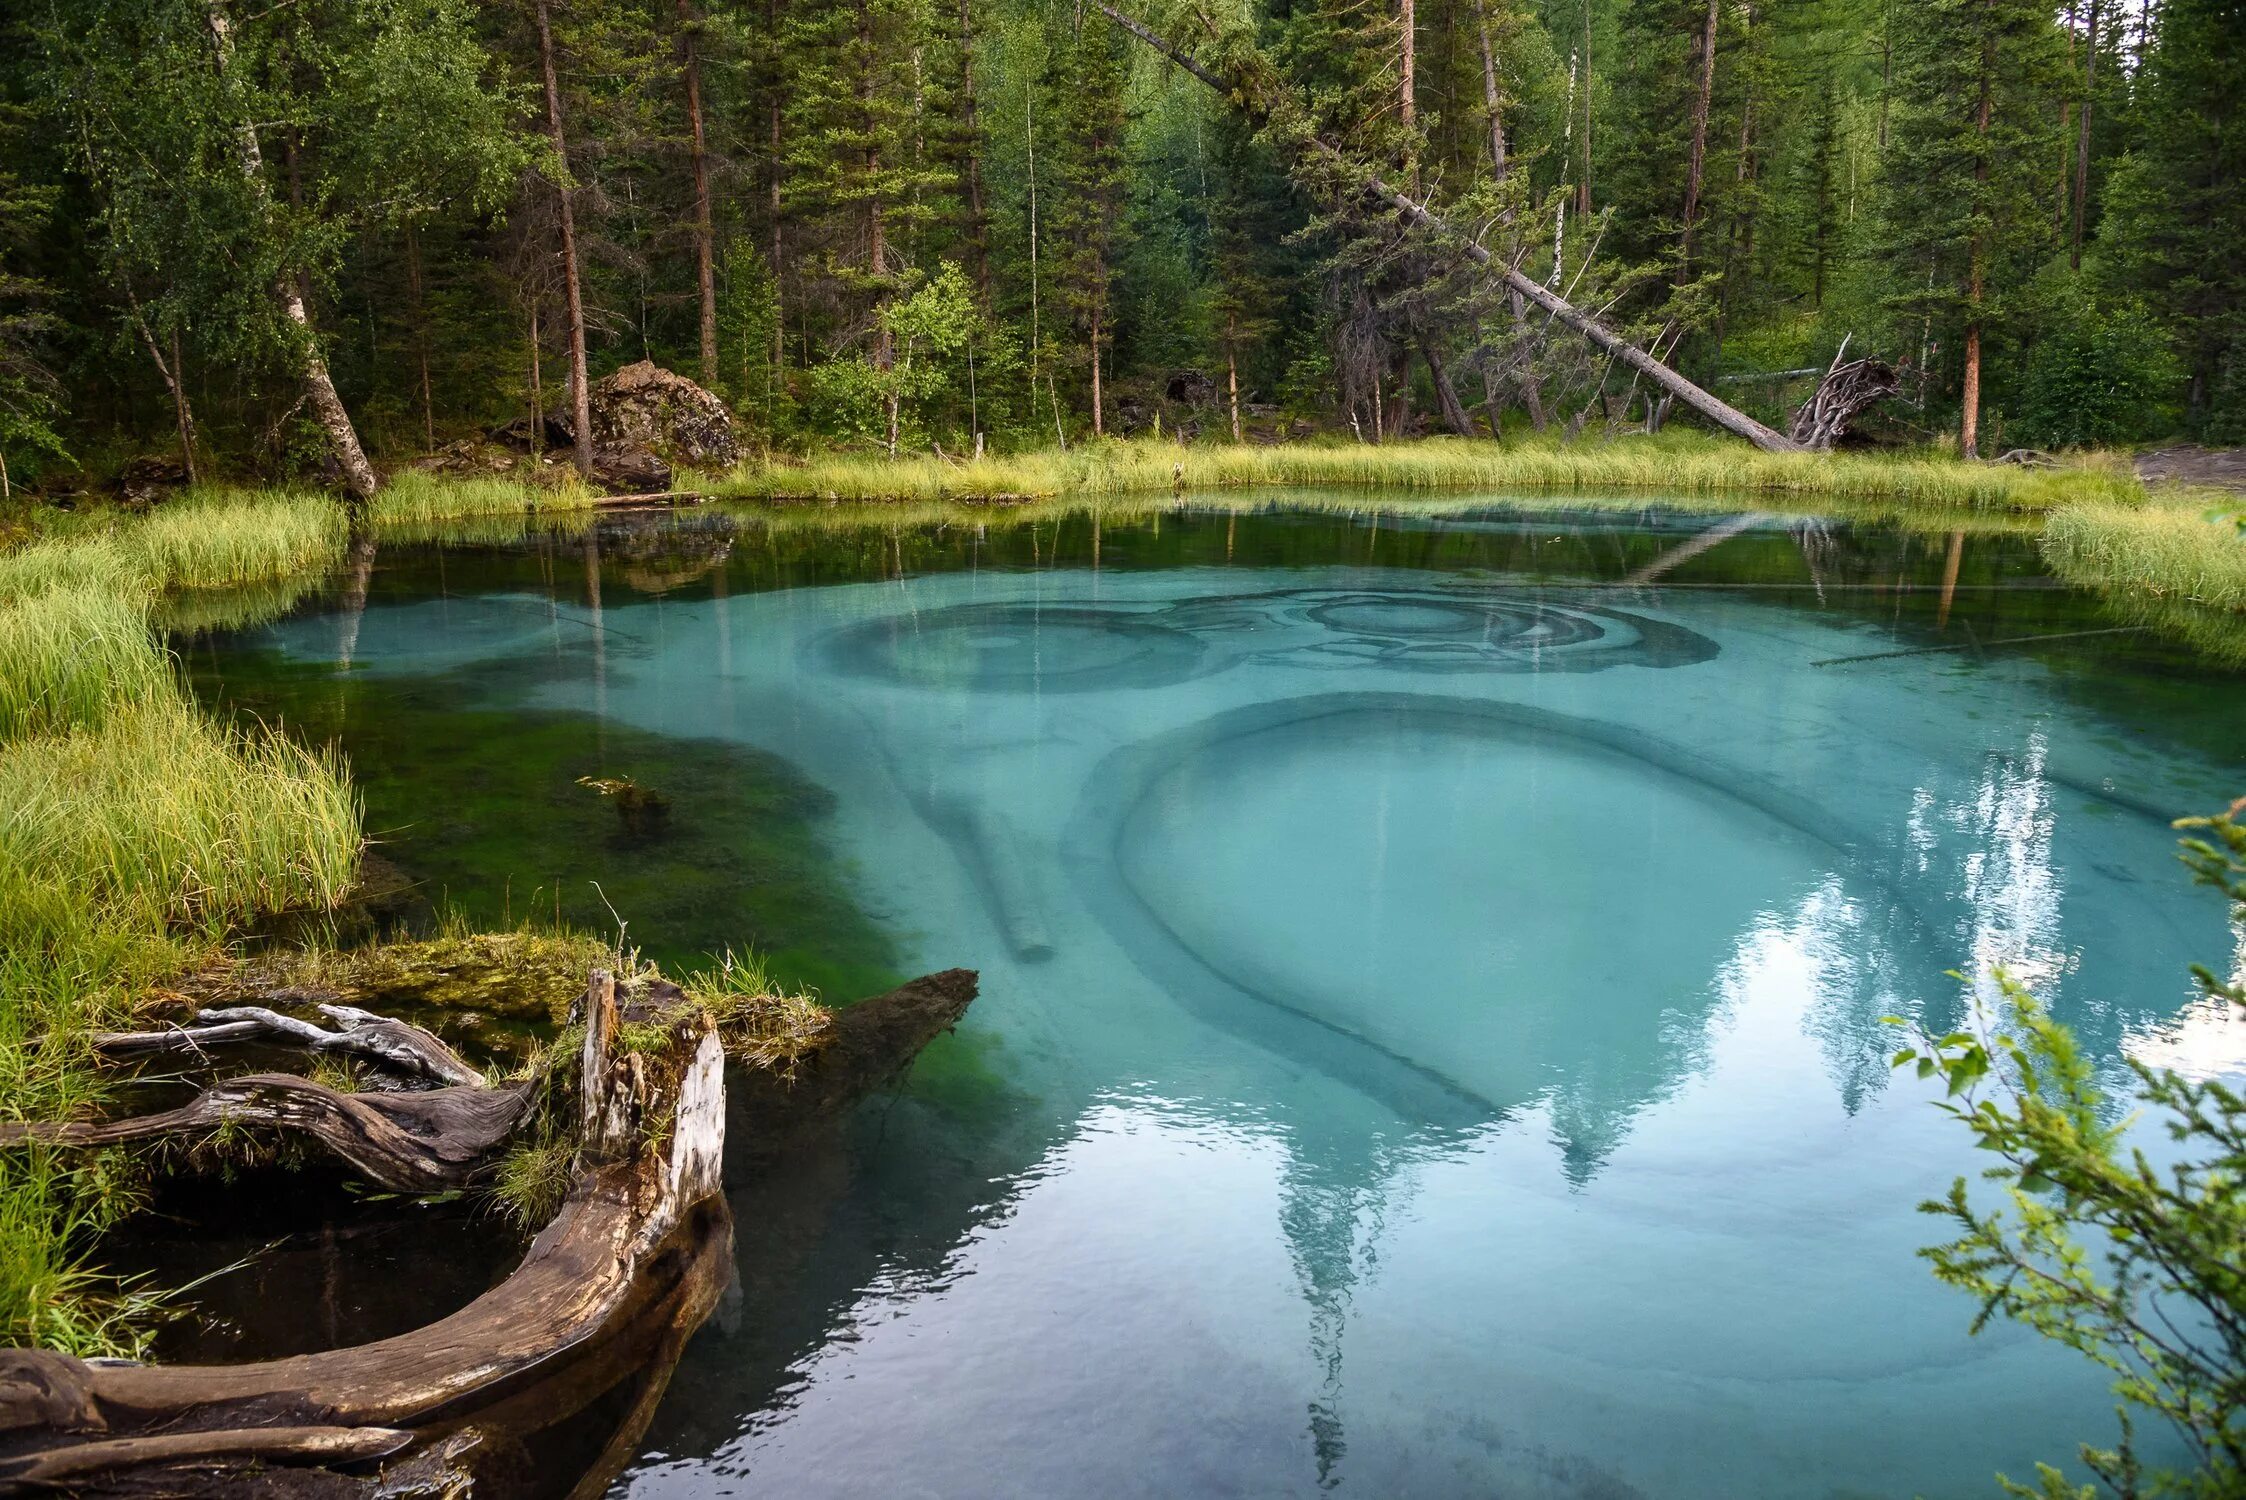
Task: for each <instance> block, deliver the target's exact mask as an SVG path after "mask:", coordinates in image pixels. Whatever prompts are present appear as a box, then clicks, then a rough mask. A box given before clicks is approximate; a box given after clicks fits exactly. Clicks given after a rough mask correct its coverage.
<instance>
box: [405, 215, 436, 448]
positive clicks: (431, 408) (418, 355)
mask: <svg viewBox="0 0 2246 1500" xmlns="http://www.w3.org/2000/svg"><path fill="white" fill-rule="evenodd" d="M406 287H407V290H408V291H410V292H411V293H412V295H413V359H414V364H415V365H416V366H417V367H418V368H419V370H420V373H421V451H422V452H424V453H434V452H435V451H436V448H437V402H436V396H435V393H434V392H433V390H432V389H431V386H430V383H429V306H428V303H427V301H426V300H425V299H424V298H423V297H422V294H421V236H420V235H418V234H416V233H415V232H414V228H413V220H411V219H408V220H406Z"/></svg>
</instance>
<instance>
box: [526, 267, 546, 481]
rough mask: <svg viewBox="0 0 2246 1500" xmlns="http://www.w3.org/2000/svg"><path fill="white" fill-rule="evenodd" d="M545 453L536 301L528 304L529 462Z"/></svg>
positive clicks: (543, 378) (544, 392) (544, 410)
mask: <svg viewBox="0 0 2246 1500" xmlns="http://www.w3.org/2000/svg"><path fill="white" fill-rule="evenodd" d="M545 451H546V380H545V375H544V371H543V367H542V364H541V361H540V359H539V352H538V301H537V299H536V298H535V297H533V298H532V299H531V303H530V460H531V462H532V463H536V462H537V461H538V460H539V458H540V457H541V456H542V455H543V454H544V453H545Z"/></svg>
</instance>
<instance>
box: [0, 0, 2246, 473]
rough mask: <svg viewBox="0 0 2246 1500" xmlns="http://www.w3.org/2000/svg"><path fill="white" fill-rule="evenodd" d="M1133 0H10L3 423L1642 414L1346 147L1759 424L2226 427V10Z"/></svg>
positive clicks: (137, 435)
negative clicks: (1844, 398)
mask: <svg viewBox="0 0 2246 1500" xmlns="http://www.w3.org/2000/svg"><path fill="white" fill-rule="evenodd" d="M1128 10H1129V13H1128V14H1127V15H1125V14H1123V13H1122V12H1121V11H1117V10H1114V9H1112V8H1111V7H1108V6H1104V5H1101V4H1097V3H1091V0H1081V3H1071V4H1040V3H1035V0H956V3H955V0H850V3H836V4H826V3H820V4H813V3H809V0H745V3H736V0H507V3H501V4H487V5H478V4H470V3H466V0H299V3H293V4H281V5H267V6H254V7H253V6H247V5H241V4H233V3H228V0H115V3H104V4H99V5H94V4H85V3H76V0H27V3H25V4H23V5H21V6H15V7H11V8H10V19H9V20H8V21H7V22H6V23H5V31H4V32H0V49H4V50H0V456H4V458H5V460H6V462H7V464H8V467H9V469H10V470H11V471H12V474H13V483H14V484H16V485H18V486H21V485H24V484H25V483H26V482H31V483H33V484H36V483H37V482H39V481H40V479H41V477H42V476H48V477H50V478H55V477H59V476H68V475H71V474H75V473H81V472H86V473H99V472H102V471H103V470H105V469H113V468H114V467H115V466H116V465H117V464H118V463H120V462H122V461H123V460H124V459H126V458H128V457H130V456H132V455H135V454H142V453H165V454H181V455H183V456H184V457H185V458H186V461H187V466H188V467H189V468H190V469H194V468H197V467H200V469H201V470H202V471H203V472H204V473H205V474H208V473H211V472H213V471H215V472H218V473H221V474H235V475H243V476H258V477H265V478H275V479H312V478H317V477H322V476H324V477H325V478H326V479H328V480H330V481H332V482H338V483H340V484H341V485H343V486H344V487H346V488H349V489H351V490H356V491H359V492H362V493H365V492H369V491H370V490H371V487H372V485H373V483H374V478H373V468H372V466H373V465H392V464H397V463H402V462H405V461H409V460H411V459H412V458H414V457H416V456H417V455H420V454H422V453H425V452H427V451H430V450H433V449H436V448H438V447H439V446H441V445H443V444H445V443H446V442H448V441H451V440H453V439H455V438H457V437H460V436H463V435H470V434H475V433H479V432H482V431H485V430H488V429H490V428H493V427H495V426H497V425H499V424H503V423H506V422H508V421H510V420H514V419H518V418H523V417H526V416H527V415H528V414H529V413H531V412H532V411H534V410H541V411H552V412H560V413H561V414H562V415H563V417H564V419H565V424H564V425H565V427H566V418H567V415H568V407H569V404H570V403H571V401H572V400H573V399H575V395H574V394H573V393H581V392H582V391H583V390H584V388H585V384H586V381H587V380H588V379H592V380H597V379H599V378H600V377H601V376H602V375H603V374H605V373H607V372H608V371H611V370H614V369H616V368H618V367H620V366H622V365H625V364H627V363H631V362H634V361H638V360H642V359H649V360H653V361H655V362H656V363H658V364H660V365H663V366H666V367H669V368H671V369H674V370H677V371H679V372H681V373H683V374H687V375H689V376H691V377H693V378H694V379H696V380H698V381H699V382H701V383H702V384H704V385H706V386H708V387H710V388H712V389H714V390H716V391H718V392H719V393H721V394H722V395H723V396H724V397H725V398H726V399H727V400H728V401H729V402H730V403H731V404H732V406H733V407H734V410H735V413H736V416H737V420H738V421H739V422H740V423H741V424H742V425H743V427H744V429H745V431H746V432H747V434H748V435H749V437H750V440H751V442H752V444H753V445H755V446H757V447H760V448H763V449H766V450H776V451H805V450H815V449H820V448H831V447H836V446H844V447H859V448H864V449H868V450H872V451H884V450H885V451H889V452H899V451H913V452H920V453H927V452H929V451H931V449H934V450H938V451H943V452H950V453H958V452H962V451H966V450H968V449H971V448H973V447H975V446H977V445H978V444H982V443H986V442H987V443H988V444H990V445H991V446H993V447H994V448H999V449H1008V448H1012V449H1019V448H1024V447H1029V446H1047V447H1049V446H1053V445H1055V444H1064V445H1065V444H1068V443H1072V442H1078V441H1081V440H1083V439H1086V438H1092V437H1097V436H1100V435H1113V434H1119V433H1120V434H1135V433H1144V432H1147V431H1148V430H1149V429H1150V425H1151V424H1152V422H1153V421H1154V420H1156V418H1157V416H1158V414H1159V412H1160V411H1161V410H1162V403H1163V399H1164V398H1165V397H1168V398H1170V399H1171V400H1173V401H1174V400H1177V399H1179V398H1192V399H1193V400H1194V401H1195V402H1196V403H1197V404H1198V406H1199V407H1200V408H1201V409H1202V410H1204V411H1205V412H1207V413H1209V414H1210V419H1209V420H1208V421H1207V422H1206V423H1205V424H1203V423H1196V424H1195V425H1196V428H1197V429H1200V428H1203V427H1205V428H1206V430H1200V431H1196V432H1189V433H1188V434H1187V435H1188V436H1194V435H1199V436H1205V437H1208V438H1211V439H1217V438H1223V437H1228V436H1240V435H1243V434H1248V433H1249V430H1250V429H1253V430H1254V431H1256V432H1261V433H1264V434H1272V433H1280V432H1286V431H1294V432H1298V433H1300V432H1305V431H1313V430H1315V431H1324V432H1329V433H1338V434H1343V435H1350V436H1354V437H1356V438H1359V439H1362V440H1363V441H1366V442H1379V441H1383V440H1386V439H1388V438H1391V437H1393V436H1396V435H1399V434H1417V433H1422V432H1443V431H1455V432H1459V433H1480V434H1484V435H1487V434H1489V433H1490V432H1491V430H1492V428H1493V426H1494V427H1495V428H1497V429H1498V430H1499V431H1500V432H1501V433H1502V432H1505V431H1511V430H1515V429H1520V430H1528V429H1530V428H1535V429H1549V430H1554V431H1557V432H1561V433H1563V434H1569V433H1572V432H1574V431H1577V430H1580V428H1581V427H1582V425H1583V424H1584V423H1585V422H1586V421H1588V420H1594V419H1595V420H1598V421H1602V422H1605V421H1610V420H1614V419H1616V418H1617V417H1620V416H1626V415H1628V414H1630V413H1632V412H1633V411H1636V412H1639V413H1641V414H1642V416H1643V417H1644V418H1646V419H1650V422H1651V423H1652V424H1654V425H1658V423H1659V422H1660V421H1661V420H1662V418H1663V417H1665V416H1666V415H1668V411H1667V407H1666V404H1665V403H1656V402H1655V401H1653V400H1652V399H1651V398H1652V397H1654V396H1655V394H1656V392H1655V391H1654V389H1653V387H1652V386H1651V385H1650V384H1649V383H1647V382H1646V381H1645V380H1643V379H1642V378H1640V374H1639V372H1636V371H1633V370H1631V369H1629V368H1627V367H1626V366H1625V365H1623V364H1621V363H1618V362H1617V361H1616V360H1615V359H1614V358H1613V357H1612V355H1611V351H1610V352H1608V353H1602V352H1601V351H1600V349H1598V348H1597V347H1594V346H1593V345H1592V344H1590V343H1587V342H1585V341H1583V340H1581V339H1579V338H1576V337H1575V336H1574V335H1572V334H1571V333H1570V332H1569V331H1568V330H1567V329H1566V328H1564V327H1560V326H1557V325H1556V324H1555V323H1554V322H1553V320H1552V319H1551V318H1550V317H1549V316H1548V315H1547V314H1546V313H1545V312H1544V311H1542V310H1541V309H1540V308H1539V307H1538V306H1536V305H1535V304H1534V303H1532V302H1528V301H1526V300H1524V298H1523V296H1522V295H1521V292H1520V291H1519V289H1518V288H1514V287H1508V286H1507V285H1506V284H1505V283H1504V282H1502V281H1500V280H1499V279H1498V278H1496V277H1494V276H1492V275H1491V274H1490V273H1489V272H1488V270H1486V269H1485V268H1482V267H1478V266H1476V265H1473V264H1471V263H1469V262H1468V261H1466V260H1464V259H1462V258H1461V257H1460V256H1458V255H1457V254H1456V253H1454V252H1455V248H1456V246H1455V243H1453V244H1452V245H1450V246H1448V247H1446V246H1445V245H1444V244H1442V243H1438V242H1437V241H1435V240H1433V239H1431V238H1430V237H1429V236H1427V235H1425V234H1422V233H1419V232H1417V231H1415V230H1414V229H1413V228H1412V227H1411V225H1410V224H1409V223H1407V222H1406V216H1404V215H1401V214H1399V213H1398V212H1397V211H1395V209H1394V208H1393V206H1392V205H1390V204H1389V203H1386V202H1384V201H1381V200H1379V199H1377V198H1375V197H1373V196H1370V195H1368V194H1366V193H1364V192H1362V191H1352V190H1351V189H1350V186H1349V184H1347V183H1344V182H1341V181H1339V180H1338V176H1337V173H1336V171H1335V170H1334V169H1333V165H1332V164H1333V163H1334V162H1336V161H1346V162H1348V163H1351V164H1353V165H1354V167H1355V168H1357V169H1360V170H1363V171H1371V172H1377V173H1379V174H1381V175H1382V180H1383V181H1384V182H1386V183H1387V184H1388V185H1389V186H1390V187H1392V188H1394V189H1396V190H1397V191H1399V192H1402V193H1405V194H1407V195H1409V196H1411V197H1412V198H1413V199H1414V200H1415V201H1419V202H1423V203H1425V204H1426V205H1427V206H1428V207H1429V208H1430V209H1432V210H1433V211H1434V212H1435V213H1437V214H1439V215H1440V216H1441V217H1442V218H1443V219H1444V220H1446V221H1447V223H1448V224H1449V225H1450V226H1452V229H1453V231H1454V235H1453V239H1454V241H1455V239H1456V238H1457V237H1459V236H1464V237H1468V238H1471V240H1472V241H1474V242H1475V243H1477V244H1479V245H1480V246H1482V247H1483V248H1484V249H1486V250H1488V251H1489V252H1490V253H1491V254H1492V255H1493V256H1494V257H1496V258H1497V259H1498V260H1499V261H1501V262H1503V263H1509V264H1510V265H1512V266H1513V267H1515V268H1517V270H1518V271H1519V272H1520V273H1521V275H1522V276H1524V277H1526V278H1527V279H1529V280H1530V281H1533V282H1535V283H1537V284H1538V285H1541V286H1543V287H1546V288H1549V289H1550V290H1552V291H1554V292H1557V293H1559V294H1561V295H1563V296H1565V297H1566V298H1567V299H1568V300H1570V301H1571V302H1572V303H1573V304H1574V305H1575V306H1577V307H1579V308H1581V309H1583V310H1584V311H1585V312H1587V313H1590V314H1592V315H1594V316H1596V317H1598V318H1600V319H1601V320H1603V322H1604V324H1605V325H1606V326H1608V327H1610V328H1612V329H1614V330H1615V331H1616V332H1617V333H1618V334H1620V335H1622V336H1623V337H1624V338H1625V339H1626V340H1627V341H1628V342H1629V343H1631V344H1633V345H1635V346H1636V347H1638V348H1641V349H1644V350H1646V351H1648V352H1650V353H1651V354H1652V355H1654V356H1655V357H1657V358H1658V359H1660V360H1661V361H1662V362H1664V363H1665V364H1667V365H1668V366H1670V367H1672V368H1674V369H1675V370H1677V371H1679V372H1681V373H1683V374H1685V375H1686V376H1688V377H1689V378H1691V379H1692V380H1694V381H1697V382H1699V383H1700V384H1702V385H1704V386H1706V387H1708V388H1709V389H1711V390H1713V391H1717V392H1720V393H1722V394H1723V395H1724V397H1725V399H1726V400H1728V401H1730V402H1732V403H1733V404H1736V405H1738V406H1740V407H1742V408H1744V409H1746V410H1748V411H1751V412H1756V413H1758V414H1760V415H1762V416H1763V417H1764V418H1765V419H1766V420H1780V421H1781V422H1782V417H1783V412H1784V410H1785V408H1786V406H1787V404H1788V403H1789V402H1790V401H1794V400H1798V399H1799V398H1800V396H1801V394H1802V392H1803V386H1802V383H1801V382H1802V378H1803V377H1802V375H1801V374H1800V373H1799V372H1805V371H1806V372H1810V373H1811V374H1814V373H1816V372H1818V371H1820V370H1822V369H1823V368H1825V367H1826V366H1828V365H1829V364H1830V363H1832V362H1833V361H1834V359H1835V357H1836V355H1838V354H1840V353H1842V352H1843V350H1844V348H1845V349H1846V350H1847V351H1850V352H1853V353H1855V354H1859V355H1860V354H1864V353H1873V354H1877V355H1878V356H1880V357H1881V358H1883V359H1885V360H1887V361H1889V362H1891V363H1893V364H1895V365H1896V366H1897V367H1898V368H1899V369H1900V370H1901V371H1902V384H1903V390H1902V397H1901V399H1900V400H1898V401H1891V402H1889V403H1888V404H1887V406H1886V407H1885V409H1884V411H1883V413H1882V415H1881V417H1880V419H1879V421H1878V423H1877V424H1876V425H1877V427H1878V428H1879V430H1880V432H1881V434H1882V435H1884V436H1886V437H1888V438H1890V439H1892V440H1898V441H1921V442H1923V441H1945V442H1952V443H1955V444H1957V445H1958V446H1959V447H1960V448H1961V449H1962V451H1963V452H1964V453H1966V454H1967V455H1969V456H1970V455H1975V454H1978V455H1981V456H1993V455H1994V454H1995V453H1996V452H1998V451H2001V450H2003V449H2008V448H2012V447H2019V446H2026V447H2038V448H2057V447H2062V446H2075V445H2108V444H2120V443H2127V442H2131V441H2138V440H2144V439H2150V438H2155V437H2161V436H2166V435H2171V434H2178V433H2182V434H2187V435H2190V436H2193V437H2197V438H2200V439H2202V440H2205V441H2208V442H2210V443H2225V442H2232V443H2235V442H2238V441H2240V440H2241V439H2246V261H2242V260H2241V252H2240V246H2241V244H2242V243H2246V206H2242V205H2246V194H2242V193H2241V192H2239V191H2238V187H2237V180H2238V177H2239V168H2240V165H2241V160H2242V158H2246V121H2241V119H2240V117H2239V110H2238V102H2239V100H2240V99H2241V98H2246V48H2241V47H2240V46H2239V41H2240V36H2241V32H2242V31H2246V11H2242V10H2241V8H2240V7H2239V5H2238V4H2236V3H2235V0H2068V3H2067V4H2065V5H2064V6H2056V5H2054V4H2052V3H2051V0H2043V3H2031V0H1910V3H1905V0H1783V3H1777V0H1706V3H1702V0H1580V3H1579V0H1379V3H1367V0H1258V3H1254V4H1244V5H1232V6H1221V7H1208V6H1202V5H1179V4H1174V3H1163V4H1148V5H1142V6H1138V7H1135V8H1128ZM1119 16H1121V19H1120V20H1119V19H1118V17H1119ZM1128 22H1137V23H1138V26H1139V32H1140V33H1141V34H1134V32H1133V31H1132V30H1131V29H1127V23H1128ZM1149 42H1152V43H1156V44H1158V45H1166V46H1167V47H1168V48H1169V50H1170V51H1171V52H1172V53H1173V54H1174V55H1177V56H1183V57H1184V58H1185V59H1187V60H1188V62H1190V63H1192V64H1193V66H1194V67H1196V68H1198V69H1199V70H1200V71H1201V72H1203V73H1206V74H1208V75H1209V79H1210V80H1213V81H1215V82H1217V83H1219V84H1220V85H1222V86H1225V87H1226V88H1227V89H1228V91H1229V93H1230V97H1229V98H1228V97H1224V96H1222V95H1220V93H1219V92H1218V91H1217V90H1214V89H1211V88H1209V87H1205V86H1204V79H1203V78H1201V77H1197V76H1195V72H1194V71H1192V70H1190V69H1189V68H1188V67H1187V66H1183V65H1181V64H1180V63H1179V62H1178V61H1175V60H1173V57H1172V56H1165V55H1163V53H1162V52H1161V51H1159V50H1158V49H1157V45H1148V43H1149ZM1244 79H1252V80H1253V81H1254V82H1253V86H1252V87H1248V86H1244V85H1242V84H1241V82H1240V81H1241V80H1244ZM1250 95H1252V96H1253V97H1249V96H1250ZM1242 106H1246V107H1242ZM1313 143H1315V144H1313ZM1329 146H1330V147H1332V148H1336V149H1337V151H1338V153H1339V154H1338V155H1337V156H1329V155H1327V154H1324V151H1325V148H1326V147H1329ZM1789 372H1793V373H1789ZM1789 382H1792V383H1791V384H1789ZM1633 403H1635V405H1633ZM1679 415H1680V416H1682V415H1684V414H1683V413H1681V412H1680V413H1679ZM1228 426H1229V427H1230V428H1231V429H1232V430H1231V432H1229V433H1228V432H1226V431H1225V430H1224V429H1225V428H1226V427H1228ZM565 435H566V433H565ZM1251 435H1252V434H1251Z"/></svg>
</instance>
